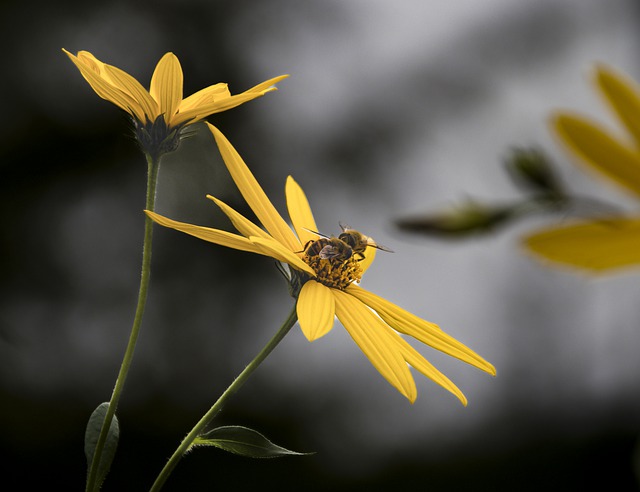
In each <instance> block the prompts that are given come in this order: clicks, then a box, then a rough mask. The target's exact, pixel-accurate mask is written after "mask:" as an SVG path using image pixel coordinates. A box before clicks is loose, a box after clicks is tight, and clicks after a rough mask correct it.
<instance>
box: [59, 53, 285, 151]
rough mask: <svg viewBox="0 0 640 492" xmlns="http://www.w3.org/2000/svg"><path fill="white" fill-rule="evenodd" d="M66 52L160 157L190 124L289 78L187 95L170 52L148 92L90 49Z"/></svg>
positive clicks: (221, 86) (222, 86)
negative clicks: (246, 87) (238, 89)
mask: <svg viewBox="0 0 640 492" xmlns="http://www.w3.org/2000/svg"><path fill="white" fill-rule="evenodd" d="M62 51H64V52H65V53H66V54H67V56H68V57H69V58H70V59H71V61H72V62H73V63H74V64H75V66H76V67H78V70H80V73H81V74H82V76H83V77H84V78H85V80H86V81H87V82H89V85H90V86H91V88H92V89H93V90H94V91H95V92H96V94H98V96H100V97H101V98H102V99H106V100H107V101H110V102H112V103H113V104H115V105H116V106H118V107H120V108H121V109H124V110H125V111H126V112H127V113H129V114H130V115H131V116H132V117H133V119H134V123H135V126H136V135H137V137H138V140H139V141H140V144H141V146H142V148H143V150H144V151H145V152H147V153H150V154H155V155H156V156H157V155H161V154H164V153H167V152H171V151H172V150H175V149H176V148H177V146H178V144H179V141H180V130H181V129H182V128H184V127H185V126H187V125H190V124H193V123H196V122H198V121H200V120H202V119H203V118H206V117H207V116H209V115H212V114H214V113H220V112H222V111H226V110H227V109H231V108H234V107H236V106H239V105H240V104H243V103H245V102H247V101H251V100H252V99H255V98H257V97H260V96H263V95H264V94H266V93H267V92H270V91H273V90H276V88H275V87H273V85H274V84H276V83H277V82H279V81H281V80H282V79H284V78H286V77H288V76H287V75H281V76H279V77H275V78H273V79H269V80H267V81H265V82H262V83H261V84H258V85H256V86H255V87H252V88H251V89H249V90H247V91H245V92H243V93H241V94H236V95H234V96H232V95H231V93H230V92H229V89H228V88H227V84H224V83H219V84H214V85H211V86H209V87H207V88H205V89H202V90H200V91H198V92H196V93H195V94H192V95H190V96H189V97H187V98H185V99H183V98H182V82H183V76H182V68H181V67H180V62H179V61H178V58H177V57H176V56H175V55H174V54H173V53H167V54H165V55H164V56H163V57H162V58H161V59H160V61H159V62H158V64H157V65H156V69H155V71H154V72H153V76H152V77H151V86H150V88H149V90H148V91H147V90H146V89H145V88H144V87H143V86H142V85H141V84H140V83H139V82H138V81H137V80H136V79H135V78H133V77H132V76H131V75H129V74H128V73H126V72H124V71H122V70H120V69H119V68H117V67H114V66H112V65H107V64H106V63H103V62H101V61H100V60H98V59H97V58H96V57H95V56H93V55H92V54H91V53H89V52H88V51H80V52H78V54H77V56H76V55H73V54H71V53H69V52H68V51H67V50H65V49H63V50H62Z"/></svg>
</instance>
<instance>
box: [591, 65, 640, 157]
mask: <svg viewBox="0 0 640 492" xmlns="http://www.w3.org/2000/svg"><path fill="white" fill-rule="evenodd" d="M596 82H597V84H598V87H599V88H600V90H601V92H602V94H603V95H604V96H605V98H606V99H607V101H608V102H609V104H610V105H611V107H612V109H613V110H614V111H615V112H616V114H617V115H618V117H619V118H620V120H621V121H622V123H623V124H624V126H625V127H626V128H627V130H628V131H629V133H630V134H631V136H633V138H634V140H635V144H636V148H639V149H640V88H638V85H637V84H636V83H635V82H634V81H632V80H631V79H629V78H627V77H625V76H623V75H622V74H619V73H616V72H615V71H613V70H612V69H611V68H609V67H606V66H604V65H598V66H597V67H596Z"/></svg>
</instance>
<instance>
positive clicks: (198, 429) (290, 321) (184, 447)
mask: <svg viewBox="0 0 640 492" xmlns="http://www.w3.org/2000/svg"><path fill="white" fill-rule="evenodd" d="M297 320H298V315H297V313H296V308H295V304H294V306H293V309H292V310H291V313H289V317H288V318H287V319H286V320H285V322H284V323H283V324H282V326H281V327H280V329H279V330H278V332H277V333H276V334H275V335H274V336H273V338H272V339H271V340H269V342H268V343H267V344H266V345H265V346H264V348H263V349H262V350H261V351H260V353H259V354H258V355H257V356H256V358H255V359H253V360H252V361H251V362H250V363H249V365H248V366H247V367H245V369H244V371H242V372H241V373H240V374H239V375H238V377H237V378H236V379H235V380H234V381H233V383H231V385H230V386H229V387H228V388H227V389H226V390H225V392H224V393H222V395H221V396H220V398H218V401H216V402H215V403H214V405H213V406H212V407H211V408H210V409H209V411H208V412H207V413H205V414H204V416H203V417H202V418H201V419H200V420H199V421H198V423H197V424H196V425H195V426H194V427H193V429H191V431H190V432H189V434H187V436H186V437H185V438H184V439H183V440H182V442H181V443H180V446H178V448H177V449H176V450H175V452H174V453H173V455H172V456H171V458H169V461H168V462H167V464H166V465H165V466H164V468H163V469H162V471H161V472H160V474H159V475H158V478H156V481H155V482H154V483H153V486H152V487H151V490H150V492H157V491H159V490H160V489H161V488H162V486H163V485H164V483H165V482H166V481H167V478H169V475H170V474H171V472H172V471H173V469H174V468H175V467H176V465H177V464H178V462H179V461H180V459H181V458H182V457H183V456H184V455H185V453H187V451H189V448H190V447H191V445H192V444H193V442H194V441H195V439H196V438H197V437H198V436H200V435H201V434H202V431H203V430H204V429H205V428H206V427H207V425H209V423H210V422H211V421H212V420H213V418H214V417H215V416H216V414H217V413H218V412H219V411H220V409H221V408H222V406H223V405H224V403H225V402H226V401H227V399H228V398H229V397H230V396H232V395H233V394H234V393H236V392H237V391H238V390H239V389H240V388H241V387H242V385H243V384H244V383H245V381H246V380H247V379H249V376H251V374H252V373H253V371H255V370H256V369H257V368H258V366H259V365H260V364H261V363H262V361H263V360H265V359H266V358H267V356H268V355H269V354H270V353H271V351H272V350H273V349H274V348H275V347H276V345H278V344H279V343H280V342H281V341H282V339H283V338H284V337H285V335H286V334H287V333H288V332H289V330H290V329H291V328H292V327H293V325H295V324H296V321H297Z"/></svg>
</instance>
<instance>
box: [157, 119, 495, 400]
mask: <svg viewBox="0 0 640 492" xmlns="http://www.w3.org/2000/svg"><path fill="white" fill-rule="evenodd" d="M207 124H208V123H207ZM208 125H209V124H208ZM209 128H210V130H211V132H212V133H213V135H214V137H215V139H216V142H217V144H218V148H219V149H220V153H221V154H222V157H223V159H224V162H225V163H226V165H227V168H228V169H229V172H230V173H231V176H232V177H233V180H234V181H235V183H236V185H237V186H238V188H239V189H240V192H241V193H242V195H243V197H244V199H245V200H246V201H247V203H248V204H249V206H250V207H251V209H252V210H253V211H254V213H255V215H256V216H257V218H258V219H259V221H260V222H261V223H262V225H263V226H264V229H262V228H261V227H259V226H257V225H256V224H254V223H252V222H251V221H249V220H248V219H246V218H245V217H243V216H242V215H240V214H239V213H238V212H236V211H235V210H233V209H232V208H231V207H229V206H228V205H226V204H225V203H223V202H222V201H220V200H218V199H217V198H214V197H212V196H208V198H209V199H211V200H213V202H215V204H216V205H218V207H220V208H221V209H222V211H223V212H224V213H225V214H226V215H227V216H228V217H229V219H230V220H231V222H232V224H233V225H234V227H235V228H236V229H237V230H238V232H240V234H233V233H230V232H226V231H222V230H218V229H211V228H207V227H201V226H196V225H192V224H186V223H183V222H177V221H175V220H171V219H168V218H166V217H163V216H161V215H158V214H155V213H153V212H149V211H147V215H148V216H149V217H151V218H152V219H153V220H154V221H155V222H157V223H158V224H160V225H163V226H165V227H169V228H172V229H176V230H178V231H182V232H184V233H186V234H190V235H192V236H195V237H198V238H200V239H204V240H205V241H209V242H212V243H215V244H220V245H222V246H227V247H230V248H234V249H239V250H242V251H249V252H252V253H258V254H262V255H265V256H270V257H272V258H275V259H277V260H279V261H281V262H283V263H286V264H288V265H289V267H290V271H291V276H292V279H291V282H292V285H296V286H297V288H296V289H295V290H296V291H297V292H296V294H297V304H296V310H297V314H298V321H299V324H300V328H301V329H302V332H303V333H304V335H305V336H306V337H307V339H308V340H309V341H313V340H316V339H318V338H320V337H322V336H323V335H325V334H327V333H328V332H329V331H330V330H331V328H332V327H333V323H334V317H335V316H337V317H338V319H339V320H340V321H341V323H342V325H343V326H344V327H345V329H346V330H347V331H348V332H349V334H350V335H351V337H352V338H353V340H354V341H355V342H356V344H357V345H358V346H359V347H360V349H361V350H362V351H363V352H364V354H365V355H366V356H367V357H368V359H369V360H370V361H371V363H372V364H373V366H374V367H375V368H376V369H377V370H378V371H379V372H380V374H382V375H383V376H384V377H385V378H386V379H387V381H389V383H391V384H392V385H393V386H394V387H395V388H396V389H397V390H398V391H400V393H402V394H403V395H404V396H405V397H407V398H408V399H409V400H410V401H411V402H412V403H413V402H414V401H415V399H416V397H417V390H416V385H415V381H414V380H413V377H412V376H411V373H410V371H409V365H410V366H412V367H414V368H415V369H416V370H418V371H419V372H421V373H422V374H424V375H425V376H427V377H428V378H430V379H432V380H433V381H435V382H436V383H437V384H439V385H441V386H443V387H444V388H446V389H447V390H449V391H450V392H452V393H453V394H454V395H456V396H457V397H458V398H459V399H460V401H462V403H463V404H465V405H466V403H467V400H466V398H465V396H464V395H463V394H462V392H461V391H460V390H459V389H458V388H457V387H456V386H455V385H454V384H453V383H452V382H451V381H450V380H449V379H448V378H447V377H446V376H444V375H443V374H442V373H441V372H440V371H438V370H437V369H436V368H435V367H434V366H433V365H431V364H430V363H429V362H428V361H427V360H425V359H424V358H423V357H422V356H421V355H420V354H419V353H418V351H417V350H416V349H414V348H413V347H412V346H411V345H409V343H407V342H406V341H405V340H404V339H403V338H402V337H401V336H400V334H399V333H403V334H406V335H409V336H412V337H414V338H415V339H417V340H419V341H421V342H423V343H425V344H427V345H430V346H431V347H433V348H435V349H437V350H440V351H442V352H444V353H446V354H449V355H451V356H453V357H457V358H458V359H460V360H463V361H465V362H468V363H469V364H472V365H474V366H476V367H477V368H479V369H482V370H483V371H486V372H488V373H490V374H493V375H495V369H494V367H493V366H492V365H491V364H490V363H488V362H487V361H485V360H484V359H483V358H482V357H480V356H479V355H477V354H476V353H475V352H473V351H472V350H471V349H469V348H467V347H466V346H465V345H463V344H462V343H460V342H458V341H457V340H455V339H454V338H453V337H451V336H449V335H447V334H446V333H445V332H444V331H442V330H441V329H440V328H439V327H438V326H437V325H435V324H433V323H430V322H428V321H425V320H423V319H420V318H418V317H417V316H414V315H413V314H411V313H409V312H407V311H405V310H403V309H401V308H400V307H398V306H396V305H395V304H393V303H391V302H389V301H387V300H385V299H383V298H381V297H379V296H377V295H375V294H372V293H371V292H368V291H366V290H364V289H362V288H361V287H359V286H358V285H356V284H357V283H358V282H359V280H360V278H361V276H362V274H363V273H364V272H365V271H366V270H367V269H368V268H369V266H370V265H371V263H372V261H373V258H374V256H375V248H374V247H371V246H367V248H366V250H365V252H364V255H357V254H354V255H351V256H350V257H348V258H347V257H346V256H348V255H344V256H339V257H326V256H327V255H318V254H316V255H313V254H309V253H308V251H309V248H310V247H311V245H313V244H314V243H315V242H317V241H318V240H319V237H318V235H317V234H315V233H314V232H313V231H316V230H317V227H316V223H315V220H314V218H313V214H312V212H311V208H310V207H309V203H308V201H307V198H306V196H305V194H304V192H303V191H302V188H300V186H299V185H298V184H297V183H296V182H295V181H294V180H293V178H292V177H290V176H289V177H288V178H287V182H286V188H285V193H286V199H287V208H288V211H289V216H290V218H291V223H292V225H293V230H292V228H291V227H290V226H289V225H288V224H287V222H286V221H285V220H284V219H283V218H282V217H281V216H280V214H279V213H278V212H277V211H276V209H275V207H274V206H273V205H272V203H271V201H269V199H268V198H267V196H266V194H265V193H264V191H263V190H262V188H261V187H260V185H259V184H258V182H257V181H256V179H255V178H254V176H253V175H252V174H251V171H249V169H248V167H247V166H246V164H245V163H244V162H243V160H242V158H241V157H240V155H239V154H238V153H237V152H236V150H235V149H234V148H233V147H232V145H231V144H230V143H229V141H228V140H227V139H226V138H225V137H224V135H223V134H222V133H221V132H220V131H219V130H218V129H216V128H215V127H214V126H212V125H209ZM325 241H326V239H325ZM322 256H325V257H324V258H323V257H322ZM361 256H364V258H361Z"/></svg>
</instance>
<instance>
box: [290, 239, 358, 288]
mask: <svg viewBox="0 0 640 492" xmlns="http://www.w3.org/2000/svg"><path fill="white" fill-rule="evenodd" d="M356 256H358V255H354V253H353V250H352V249H351V247H350V246H349V245H348V244H346V243H344V242H343V241H341V240H340V239H337V238H322V239H318V240H317V241H312V242H310V243H309V244H307V247H306V248H305V251H304V256H303V257H302V259H303V261H304V262H305V263H306V264H307V265H309V266H310V267H311V268H313V270H314V271H315V272H316V275H317V278H316V280H317V281H318V282H320V283H321V284H324V285H326V286H327V287H333V288H336V289H341V290H344V289H346V288H347V287H348V286H349V284H350V283H352V282H360V279H361V278H362V267H361V266H360V262H359V261H358V258H356ZM360 259H361V258H360Z"/></svg>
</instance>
